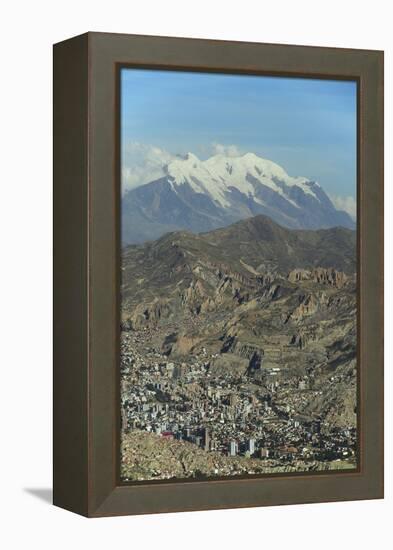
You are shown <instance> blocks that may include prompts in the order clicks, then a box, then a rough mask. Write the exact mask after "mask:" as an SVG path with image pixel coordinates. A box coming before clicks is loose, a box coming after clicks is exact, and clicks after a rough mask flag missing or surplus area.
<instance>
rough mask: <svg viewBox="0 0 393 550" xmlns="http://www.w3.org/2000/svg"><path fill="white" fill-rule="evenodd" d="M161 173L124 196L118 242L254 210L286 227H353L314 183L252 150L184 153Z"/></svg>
mask: <svg viewBox="0 0 393 550" xmlns="http://www.w3.org/2000/svg"><path fill="white" fill-rule="evenodd" d="M164 172H165V175H164V176H163V177H161V178H159V179H157V180H154V181H152V182H150V183H147V184H144V185H143V186H140V187H137V188H136V189H133V190H131V191H128V192H127V193H126V194H125V195H124V197H123V199H122V241H123V243H130V244H132V243H140V242H144V241H147V240H155V239H157V238H158V237H160V236H161V235H163V234H164V233H167V232H169V231H175V230H181V229H186V230H190V231H192V232H194V233H195V232H196V233H199V232H202V231H209V230H213V229H217V228H220V227H226V226H228V225H231V224H233V223H234V222H236V221H239V220H241V219H246V218H251V217H254V216H256V215H258V214H264V215H267V216H269V217H271V218H272V219H274V220H275V221H276V222H277V223H279V224H280V225H283V226H285V227H288V228H291V229H319V228H329V227H334V226H343V227H347V228H349V229H353V228H354V227H355V224H354V222H353V220H352V219H351V218H350V216H349V215H348V214H347V213H346V212H344V211H340V210H337V209H336V208H335V207H334V205H333V203H332V202H331V200H330V199H329V197H328V196H327V194H326V193H325V192H324V190H323V189H322V187H321V186H320V185H319V183H317V182H315V181H311V180H308V179H307V178H304V177H292V176H289V175H288V174H287V173H286V172H285V170H284V169H283V168H282V167H280V166H279V165H277V164H275V163H274V162H272V161H269V160H266V159H262V158H260V157H258V156H257V155H255V154H253V153H246V154H245V155H243V156H241V157H225V156H224V155H215V156H213V157H210V158H209V159H207V160H205V161H201V160H199V159H198V158H197V157H196V156H195V155H194V154H192V153H188V154H187V155H186V156H185V157H184V158H177V159H175V160H173V161H172V162H170V163H168V164H167V165H166V166H165V168H164Z"/></svg>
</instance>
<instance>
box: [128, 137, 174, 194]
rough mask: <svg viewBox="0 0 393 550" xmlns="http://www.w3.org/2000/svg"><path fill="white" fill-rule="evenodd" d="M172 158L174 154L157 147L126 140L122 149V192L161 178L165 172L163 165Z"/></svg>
mask: <svg viewBox="0 0 393 550" xmlns="http://www.w3.org/2000/svg"><path fill="white" fill-rule="evenodd" d="M174 158H175V155H172V154H171V153H168V151H165V150H163V149H160V148H159V147H155V146H153V145H146V144H144V143H139V142H136V141H133V142H127V143H126V144H125V145H124V147H123V150H122V172H121V187H122V192H123V193H125V192H126V191H128V190H129V189H135V188H136V187H139V186H140V185H144V184H145V183H149V182H150V181H154V180H156V179H159V178H161V177H162V176H164V174H165V172H164V166H165V165H167V164H168V163H169V162H170V161H171V160H173V159H174Z"/></svg>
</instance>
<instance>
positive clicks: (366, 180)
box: [54, 33, 383, 517]
mask: <svg viewBox="0 0 393 550" xmlns="http://www.w3.org/2000/svg"><path fill="white" fill-rule="evenodd" d="M382 497H383V53H382V52H379V51H366V50H349V49H333V48H317V47H304V46H283V45H272V44H254V43H241V42H225V41H210V40H191V39H183V38H165V37H151V36H134V35H120V34H119V35H116V34H105V33H87V34H85V35H82V36H79V37H76V38H72V39H70V40H66V41H65V42H61V43H59V44H56V45H55V47H54V503H55V504H56V505H58V506H61V507H63V508H66V509H68V510H71V511H73V512H76V513H79V514H83V515H86V516H89V517H99V516H109V515H121V514H144V513H156V512H173V511H187V510H207V509H217V508H235V507H249V506H262V505H278V504H295V503H306V502H307V503H311V502H330V501H339V500H355V499H373V498H382Z"/></svg>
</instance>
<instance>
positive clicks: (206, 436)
mask: <svg viewBox="0 0 393 550" xmlns="http://www.w3.org/2000/svg"><path fill="white" fill-rule="evenodd" d="M204 447H205V451H208V450H209V449H210V436H209V430H208V428H205V429H204Z"/></svg>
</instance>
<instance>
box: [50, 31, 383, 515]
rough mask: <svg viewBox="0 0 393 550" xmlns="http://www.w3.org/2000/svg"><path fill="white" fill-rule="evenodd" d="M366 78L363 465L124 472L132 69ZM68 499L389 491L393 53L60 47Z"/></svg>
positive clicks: (364, 495)
mask: <svg viewBox="0 0 393 550" xmlns="http://www.w3.org/2000/svg"><path fill="white" fill-rule="evenodd" d="M121 66H132V67H140V68H163V69H164V68H165V69H174V70H187V71H202V72H224V73H237V74H255V75H259V74H261V75H287V76H305V77H309V78H326V79H352V80H356V81H357V82H358V160H357V168H358V216H357V220H358V222H357V224H358V225H357V227H358V281H359V291H358V364H359V374H358V382H359V384H358V397H359V403H360V407H359V410H358V419H359V430H360V457H359V459H360V464H359V467H358V469H357V470H356V471H351V472H345V471H342V472H337V473H335V472H326V473H316V474H294V475H273V476H263V477H260V478H254V477H253V478H249V479H244V478H243V479H235V478H227V479H225V480H223V479H220V480H207V481H187V482H183V481H182V482H175V481H168V482H165V483H159V484H157V483H141V484H139V485H127V484H122V483H120V481H119V465H118V455H119V451H118V449H119V427H120V419H119V410H118V409H119V407H118V406H117V404H118V400H119V391H120V390H119V374H118V373H119V369H118V368H117V367H118V360H119V350H118V347H119V344H118V327H119V138H118V133H119V109H118V104H119V85H118V79H119V68H120V67H121ZM53 429H54V457H53V459H54V482H53V484H54V504H56V505H57V506H60V507H62V508H65V509H67V510H71V511H73V512H76V513H78V514H82V515H85V516H88V517H101V516H112V515H123V514H146V513H158V512H175V511H190V510H209V509H219V508H237V507H251V506H266V505H281V504H295V503H312V502H332V501H340V500H358V499H374V498H382V497H383V52H380V51H368V50H350V49H339V48H337V49H336V48H320V47H305V46H287V45H273V44H256V43H255V44H254V43H245V42H226V41H213V40H194V39H185V38H167V37H152V36H134V35H121V34H106V33H87V34H84V35H81V36H78V37H76V38H72V39H70V40H66V41H64V42H61V43H59V44H56V45H55V46H54V413H53Z"/></svg>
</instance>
